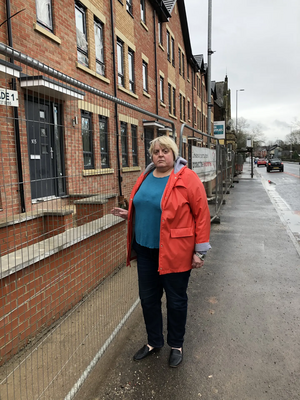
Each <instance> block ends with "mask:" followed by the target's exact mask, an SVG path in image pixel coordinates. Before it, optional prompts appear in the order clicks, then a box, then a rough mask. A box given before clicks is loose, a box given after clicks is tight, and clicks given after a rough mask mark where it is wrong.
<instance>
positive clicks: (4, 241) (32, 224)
mask: <svg viewBox="0 0 300 400" xmlns="http://www.w3.org/2000/svg"><path fill="white" fill-rule="evenodd" d="M1 225H2V226H1ZM72 227H73V215H72V212H67V213H55V212H54V213H51V212H44V213H41V214H39V215H35V216H30V218H23V220H21V221H13V222H12V223H2V224H0V253H1V256H4V255H5V254H8V253H10V252H12V251H16V250H19V249H20V248H22V247H25V246H30V245H32V244H34V243H38V242H40V241H41V240H44V239H47V238H49V237H52V236H55V235H58V234H59V233H62V232H64V231H65V230H67V229H70V228H72Z"/></svg>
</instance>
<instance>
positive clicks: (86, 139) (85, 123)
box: [81, 111, 94, 169]
mask: <svg viewBox="0 0 300 400" xmlns="http://www.w3.org/2000/svg"><path fill="white" fill-rule="evenodd" d="M81 133H82V148H83V163H84V169H91V168H94V157H93V131H92V118H91V115H90V114H89V113H87V112H85V111H82V114H81Z"/></svg>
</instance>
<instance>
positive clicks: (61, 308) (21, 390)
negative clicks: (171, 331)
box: [0, 44, 175, 400]
mask: <svg viewBox="0 0 300 400" xmlns="http://www.w3.org/2000/svg"><path fill="white" fill-rule="evenodd" d="M0 54H1V55H2V57H1V59H0V65H1V73H0V83H1V91H2V93H4V99H3V100H2V102H1V104H0V153H1V160H0V169H1V174H0V175H1V178H0V200H1V201H0V203H1V204H0V206H1V211H0V251H1V256H0V262H1V264H0V282H1V286H0V357H1V358H0V381H1V386H0V398H1V400H6V399H7V400H13V399H16V400H23V399H26V400H33V399H45V400H46V399H47V400H49V399H60V400H61V399H63V398H65V399H72V398H74V397H76V395H77V393H78V391H79V389H80V387H81V386H82V385H83V383H84V381H85V379H86V377H87V376H88V374H89V372H90V371H91V369H92V368H93V367H94V365H95V364H96V363H97V362H98V361H99V360H100V358H101V357H102V354H103V353H104V352H105V350H106V348H107V346H108V345H109V344H110V343H111V341H112V340H113V338H114V337H115V336H116V334H117V333H118V331H119V330H120V329H121V327H122V325H123V324H124V322H125V321H126V319H127V318H128V317H129V315H130V314H131V312H132V311H133V310H134V308H135V307H136V305H137V304H138V300H137V299H138V291H137V280H136V269H135V268H134V267H133V268H125V267H124V264H125V254H126V223H125V221H124V220H122V219H120V218H117V217H114V216H112V215H111V213H110V210H111V209H112V207H114V206H120V207H126V205H127V199H128V197H129V194H130V192H131V189H132V186H133V184H134V182H135V181H136V179H137V177H138V176H139V174H140V173H141V171H142V170H143V169H144V168H145V165H146V164H148V162H149V154H148V147H149V142H150V141H151V140H152V139H153V138H154V136H156V135H157V134H162V133H164V132H165V131H168V132H170V131H171V135H173V137H174V138H175V129H174V124H173V122H172V121H169V120H168V119H164V118H162V117H158V116H156V115H154V114H152V113H151V112H148V111H146V110H142V109H140V108H138V107H136V106H134V105H132V104H129V103H126V102H124V101H122V100H120V99H117V98H115V97H114V96H112V95H110V94H107V93H104V92H101V91H100V90H98V89H97V88H96V87H94V86H92V85H91V84H89V83H92V82H94V81H93V79H94V78H93V79H91V82H87V83H83V82H81V81H79V80H76V79H74V78H71V77H70V76H67V75H64V74H62V73H60V72H59V71H57V70H54V69H53V68H50V67H49V66H47V65H45V64H43V63H41V62H39V61H38V60H34V59H32V58H30V57H27V56H26V55H25V54H22V53H20V52H18V51H15V50H14V49H11V48H9V47H7V46H5V45H3V44H0ZM12 87H13V88H14V89H13V90H12ZM153 120H154V122H153ZM158 127H159V129H160V131H159V132H158ZM164 128H165V131H164Z"/></svg>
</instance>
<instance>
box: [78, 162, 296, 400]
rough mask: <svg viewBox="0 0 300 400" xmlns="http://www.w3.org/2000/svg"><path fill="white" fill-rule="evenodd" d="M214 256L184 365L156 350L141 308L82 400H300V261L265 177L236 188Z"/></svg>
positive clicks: (192, 308)
mask: <svg viewBox="0 0 300 400" xmlns="http://www.w3.org/2000/svg"><path fill="white" fill-rule="evenodd" d="M210 242H211V245H212V249H211V251H210V252H209V254H208V256H207V258H206V261H205V264H204V267H203V268H202V269H201V270H194V271H192V274H191V279H190V284H189V289H188V296H189V312H188V321H187V329H186V336H185V343H184V360H183V363H182V364H181V365H180V366H179V367H178V368H176V369H172V368H169V366H168V357H169V352H170V349H169V347H168V346H167V345H165V347H164V348H163V349H162V350H161V351H160V352H159V353H157V354H154V355H151V356H150V357H148V358H146V359H144V360H142V361H140V362H135V361H133V359H132V357H133V354H134V353H135V352H136V351H137V350H138V349H139V348H140V347H141V346H142V345H143V344H145V343H146V334H145V328H144V323H143V318H142V312H141V308H140V306H138V307H137V308H136V310H135V311H134V312H133V314H132V316H131V317H130V318H129V319H128V320H127V322H126V324H125V326H124V327H123V328H122V329H121V331H120V332H119V334H118V335H117V337H116V338H115V339H114V341H113V342H112V344H111V345H110V346H109V348H108V349H107V351H106V352H105V354H104V356H103V357H102V359H101V360H100V361H99V362H98V363H97V365H96V367H95V368H94V370H93V372H92V373H91V374H90V376H89V377H88V379H87V380H86V382H85V384H84V385H83V387H82V389H81V390H80V391H79V392H78V394H77V396H76V399H83V400H102V399H103V400H114V399H120V398H121V399H125V400H127V399H128V400H129V399H130V400H142V399H147V400H149V399H157V400H169V399H172V400H186V399H188V400H189V399H191V400H196V399H201V400H215V399H220V400H248V399H249V400H296V399H299V398H300V341H299V337H300V313H299V304H300V251H299V243H298V242H297V240H295V239H294V238H293V235H292V232H291V231H290V229H289V227H288V225H287V224H285V222H284V220H283V219H282V218H281V215H280V212H278V209H277V208H276V205H275V204H274V202H273V201H272V199H271V197H270V195H269V193H268V190H267V188H266V187H265V185H264V183H263V182H262V179H261V177H260V176H259V174H257V173H256V172H255V171H254V176H253V178H252V177H251V171H250V165H249V164H246V163H245V164H244V170H243V172H242V173H241V174H240V175H238V176H237V177H236V178H235V182H234V184H233V187H232V188H231V189H230V193H229V194H228V195H226V203H225V205H223V207H222V209H221V213H220V224H213V225H212V231H211V240H210Z"/></svg>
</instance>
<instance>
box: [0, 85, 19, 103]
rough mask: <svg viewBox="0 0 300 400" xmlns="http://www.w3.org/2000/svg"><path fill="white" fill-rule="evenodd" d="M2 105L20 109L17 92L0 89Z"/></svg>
mask: <svg viewBox="0 0 300 400" xmlns="http://www.w3.org/2000/svg"><path fill="white" fill-rule="evenodd" d="M0 105H1V106H11V107H19V96H18V92H17V91H16V90H9V89H1V88H0Z"/></svg>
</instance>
